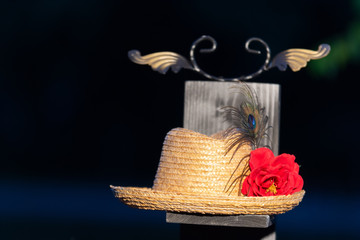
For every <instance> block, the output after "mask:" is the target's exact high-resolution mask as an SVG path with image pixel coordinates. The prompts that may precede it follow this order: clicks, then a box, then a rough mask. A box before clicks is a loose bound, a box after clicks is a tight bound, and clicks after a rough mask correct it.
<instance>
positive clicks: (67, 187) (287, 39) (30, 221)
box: [0, 0, 360, 240]
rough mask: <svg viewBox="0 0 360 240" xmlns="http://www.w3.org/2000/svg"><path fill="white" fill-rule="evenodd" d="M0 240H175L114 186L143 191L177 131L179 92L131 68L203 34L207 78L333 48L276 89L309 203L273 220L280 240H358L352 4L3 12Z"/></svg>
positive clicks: (88, 4) (276, 78)
mask: <svg viewBox="0 0 360 240" xmlns="http://www.w3.org/2000/svg"><path fill="white" fill-rule="evenodd" d="M0 12H1V13H0V159H1V167H0V179H1V180H0V239H71V240H75V239H76V240H77V239H144V238H152V237H154V238H156V239H173V238H175V239H176V238H177V237H178V234H179V230H178V226H177V225H176V224H166V223H165V213H163V212H157V211H143V210H137V209H132V208H129V207H127V206H124V205H123V204H121V203H120V202H119V201H118V200H116V199H115V198H114V197H113V195H112V192H111V191H110V189H109V185H110V184H113V185H121V186H148V187H151V185H152V181H153V178H154V175H155V172H156V168H157V164H158V160H159V157H160V153H161V147H162V142H163V139H164V137H165V135H166V133H167V132H168V131H169V130H170V129H171V128H174V127H178V126H181V125H182V115H183V91H184V82H185V80H187V79H191V80H193V79H199V80H203V78H202V77H201V76H199V75H197V74H196V73H194V72H191V71H188V70H182V71H180V73H178V74H173V73H172V72H169V73H168V74H166V75H160V74H158V73H157V72H154V71H152V70H151V69H150V67H148V66H140V65H136V64H133V63H131V62H130V61H129V60H128V58H127V52H128V51H129V50H131V49H139V50H140V51H141V53H143V54H148V53H152V52H157V51H164V50H168V51H173V52H177V53H179V54H181V55H183V56H185V57H186V58H189V50H190V46H191V44H192V42H193V41H194V40H195V39H197V38H198V37H200V36H201V35H204V34H206V35H211V36H213V37H214V38H215V39H216V40H217V42H218V50H217V51H216V53H213V54H210V55H206V56H204V55H202V56H200V57H199V60H198V62H199V64H201V65H202V66H204V67H203V68H204V69H207V70H208V71H209V72H211V73H212V74H214V75H225V76H229V77H232V76H239V75H242V74H247V73H251V72H253V71H255V70H256V69H257V68H258V66H260V65H261V64H262V59H263V58H262V57H259V56H252V55H250V54H248V53H246V52H245V51H244V43H245V41H246V40H247V39H248V38H250V37H254V36H255V37H260V38H262V39H264V40H265V41H266V42H267V43H268V44H269V46H270V48H271V50H272V53H273V54H276V53H278V52H280V51H282V50H285V49H288V48H294V47H301V48H308V49H314V50H315V49H317V46H318V45H319V44H320V43H323V42H325V43H328V44H330V45H331V47H332V51H331V53H330V55H329V56H328V57H327V58H326V59H323V60H319V61H313V62H310V63H309V65H308V67H307V68H305V69H302V70H301V71H300V72H297V73H293V72H292V71H290V70H287V71H286V72H279V71H278V70H277V69H273V70H271V71H269V72H266V73H264V74H263V75H262V76H260V77H259V78H256V79H255V80H254V81H256V82H271V83H279V84H281V87H282V97H281V100H282V106H281V136H280V152H286V153H292V154H295V155H296V157H297V162H298V163H299V164H300V165H301V166H302V167H301V175H302V176H303V178H304V180H305V186H304V188H305V189H306V191H307V193H306V196H305V198H304V200H303V202H302V203H301V204H300V206H299V207H297V208H295V209H294V210H292V211H290V212H288V213H286V214H284V215H281V216H279V217H278V218H277V224H278V225H277V227H278V230H277V233H278V239H304V238H306V239H339V238H340V237H342V238H344V239H357V238H359V237H360V232H359V230H358V229H359V227H360V224H359V221H358V216H359V214H360V208H359V205H358V204H359V202H360V195H359V191H358V190H359V185H358V177H359V174H358V169H359V167H360V164H359V157H358V151H357V150H358V147H359V146H358V140H357V139H358V136H359V133H360V131H359V120H358V119H359V116H358V115H359V114H358V111H359V103H360V100H359V94H358V92H359V90H358V89H359V88H358V86H359V83H358V76H359V67H360V3H359V1H356V0H353V1H323V0H322V1H301V2H300V1H298V2H294V1H283V0H282V1H247V2H243V1H226V0H224V1H205V0H197V1H189V0H186V1H174V0H172V1H163V2H161V1H95V0H87V1H70V0H63V1H36V0H34V1H1V3H0Z"/></svg>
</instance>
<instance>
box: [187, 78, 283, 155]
mask: <svg viewBox="0 0 360 240" xmlns="http://www.w3.org/2000/svg"><path fill="white" fill-rule="evenodd" d="M236 84H239V83H231V82H209V81H187V82H186V83H185V104H184V127H185V128H187V129H191V130H194V131H197V132H200V133H203V134H207V135H211V134H213V133H216V132H219V131H222V130H224V129H226V128H227V127H228V126H229V124H228V123H227V122H225V121H224V117H223V115H222V113H221V110H220V108H221V107H223V106H229V105H230V106H236V105H238V104H239V99H240V96H239V95H238V94H234V90H232V89H230V87H231V86H233V85H236ZM248 85H249V86H250V87H252V88H253V89H254V90H255V91H256V93H257V95H258V98H259V103H260V104H261V106H262V107H265V111H266V114H267V115H268V116H269V126H272V128H271V129H269V132H268V134H269V136H270V139H272V143H270V142H268V141H266V142H264V144H265V145H266V144H267V145H269V146H271V147H272V150H273V151H274V154H275V155H277V154H278V148H279V126H280V85H278V84H269V83H248Z"/></svg>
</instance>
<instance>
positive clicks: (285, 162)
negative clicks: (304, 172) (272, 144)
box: [271, 153, 295, 171]
mask: <svg viewBox="0 0 360 240" xmlns="http://www.w3.org/2000/svg"><path fill="white" fill-rule="evenodd" d="M294 165H295V156H294V155H291V154H287V153H283V154H281V155H279V156H277V157H275V158H274V160H273V161H272V164H271V166H272V167H279V166H282V167H285V168H289V169H290V170H291V171H293V170H294V167H295V166H294Z"/></svg>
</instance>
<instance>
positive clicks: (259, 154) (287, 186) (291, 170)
mask: <svg viewBox="0 0 360 240" xmlns="http://www.w3.org/2000/svg"><path fill="white" fill-rule="evenodd" d="M249 165H250V170H251V172H250V175H249V176H247V177H246V178H245V180H244V183H243V185H242V189H241V193H242V194H244V195H246V196H274V195H289V194H293V193H295V192H298V191H300V190H301V189H302V188H303V185H304V181H303V179H302V177H301V176H300V175H299V165H298V164H297V163H296V162H295V156H294V155H290V154H286V153H284V154H281V155H279V156H277V157H275V156H274V154H273V152H272V151H271V150H270V149H268V148H258V149H256V150H254V151H252V152H251V153H250V160H249Z"/></svg>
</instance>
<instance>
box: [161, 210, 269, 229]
mask: <svg viewBox="0 0 360 240" xmlns="http://www.w3.org/2000/svg"><path fill="white" fill-rule="evenodd" d="M166 222H168V223H186V224H196V225H216V226H227V227H252V228H267V227H269V226H271V225H272V223H273V217H271V216H269V215H257V216H256V215H230V216H228V215H224V216H221V215H218V216H214V215H201V214H185V213H167V214H166Z"/></svg>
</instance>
